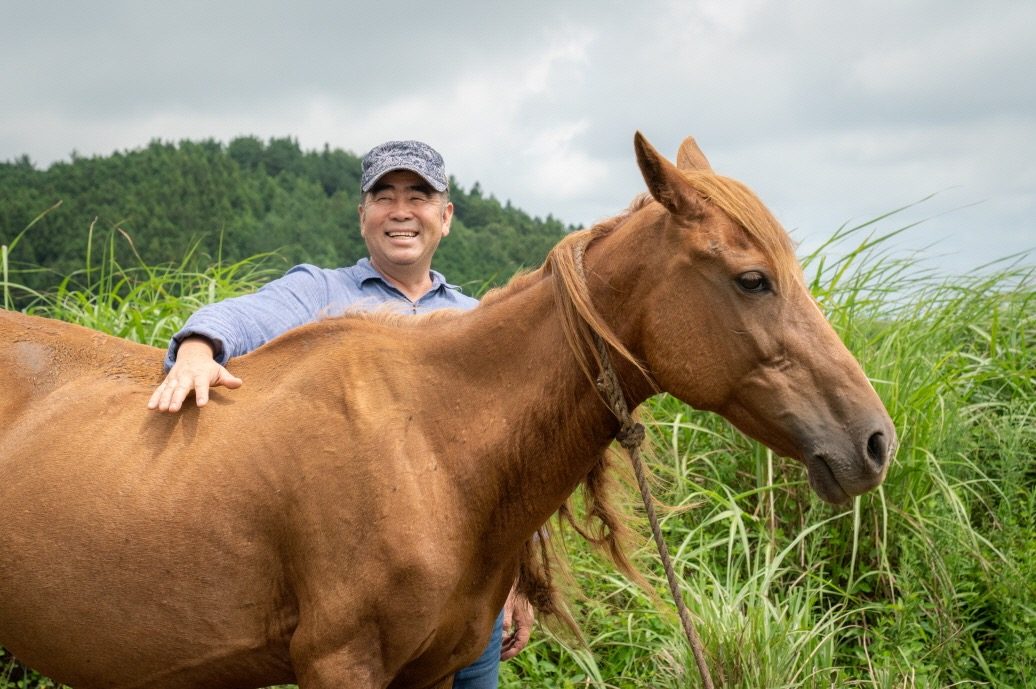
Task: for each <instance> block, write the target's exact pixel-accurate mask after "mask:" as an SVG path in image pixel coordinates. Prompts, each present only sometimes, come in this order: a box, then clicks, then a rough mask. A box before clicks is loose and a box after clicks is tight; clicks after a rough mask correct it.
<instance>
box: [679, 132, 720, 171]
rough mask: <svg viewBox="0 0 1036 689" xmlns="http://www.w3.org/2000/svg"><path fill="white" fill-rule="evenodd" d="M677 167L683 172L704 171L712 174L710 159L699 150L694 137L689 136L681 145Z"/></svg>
mask: <svg viewBox="0 0 1036 689" xmlns="http://www.w3.org/2000/svg"><path fill="white" fill-rule="evenodd" d="M676 167H677V168H679V169H681V170H702V171H703V172H712V166H711V165H709V159H708V158H706V157H705V154H704V153H702V152H701V149H700V148H698V142H697V141H695V140H694V137H693V136H689V137H687V138H686V139H684V140H683V143H682V144H680V150H679V151H677V152H676Z"/></svg>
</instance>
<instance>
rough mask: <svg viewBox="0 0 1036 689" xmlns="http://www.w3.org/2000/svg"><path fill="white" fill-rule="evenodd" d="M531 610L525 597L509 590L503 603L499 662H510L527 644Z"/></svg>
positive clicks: (530, 605)
mask: <svg viewBox="0 0 1036 689" xmlns="http://www.w3.org/2000/svg"><path fill="white" fill-rule="evenodd" d="M532 622H533V610H532V603H530V602H529V601H528V600H527V599H526V598H525V596H523V595H521V594H520V593H518V592H517V591H515V590H514V587H512V588H511V592H510V593H509V594H507V602H505V603H504V640H503V643H501V645H500V660H510V659H511V658H514V657H515V656H516V655H518V653H520V652H521V650H522V649H523V648H525V646H526V644H528V643H529V633H530V632H531V631H532Z"/></svg>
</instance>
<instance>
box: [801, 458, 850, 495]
mask: <svg viewBox="0 0 1036 689" xmlns="http://www.w3.org/2000/svg"><path fill="white" fill-rule="evenodd" d="M806 473H807V475H808V476H809V485H810V486H812V487H813V490H814V491H815V492H816V494H817V495H819V496H820V498H821V499H822V500H823V501H824V502H829V503H831V504H832V505H841V504H844V503H846V502H848V501H849V498H850V497H852V496H850V495H849V493H847V492H846V491H845V489H844V488H842V485H841V484H840V483H838V479H837V478H835V474H834V472H833V471H831V467H830V466H829V465H828V463H827V460H826V459H824V456H823V455H813V456H812V457H810V458H809V460H808V461H807V462H806Z"/></svg>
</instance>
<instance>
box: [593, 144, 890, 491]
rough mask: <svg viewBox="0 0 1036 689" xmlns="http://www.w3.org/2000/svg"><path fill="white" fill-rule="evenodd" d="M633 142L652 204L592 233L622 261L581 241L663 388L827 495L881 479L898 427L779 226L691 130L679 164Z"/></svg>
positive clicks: (630, 338)
mask: <svg viewBox="0 0 1036 689" xmlns="http://www.w3.org/2000/svg"><path fill="white" fill-rule="evenodd" d="M635 146H636V152H637V160H638V163H639V165H640V169H641V172H642V173H643V175H644V179H645V181H646V182H647V186H648V190H649V192H650V194H651V197H652V198H653V199H654V200H655V201H657V202H658V203H647V204H645V205H644V206H643V207H642V208H641V209H640V210H637V211H635V212H634V213H633V214H632V215H631V216H630V217H629V218H628V219H627V220H626V221H625V222H622V223H621V224H619V225H618V226H617V227H616V228H615V231H614V233H613V234H614V240H609V241H603V242H600V248H599V249H598V250H597V251H598V252H599V253H598V254H597V255H598V256H600V257H606V256H607V255H608V254H610V253H612V252H622V253H624V254H625V259H624V260H622V261H621V263H622V264H624V265H625V271H624V274H618V273H610V271H607V270H606V269H605V268H604V262H602V261H600V259H596V260H594V261H593V262H592V263H589V259H590V255H589V254H590V253H594V252H588V273H589V274H590V275H591V276H593V277H592V278H591V279H601V280H603V281H604V282H606V283H607V286H606V287H605V288H604V289H599V290H595V292H597V294H598V295H601V296H602V298H603V299H604V300H605V301H610V302H611V306H610V307H609V311H611V312H612V313H616V311H615V309H618V313H621V314H622V319H623V321H624V324H623V326H622V327H621V328H617V330H619V329H621V330H622V331H623V333H622V335H621V336H622V339H623V340H625V341H626V342H629V343H631V347H630V349H631V351H632V353H633V354H634V355H635V356H636V357H638V358H639V359H640V360H641V361H642V362H643V363H644V364H645V365H646V368H647V369H648V371H649V373H650V374H651V376H652V377H653V378H654V379H655V381H656V382H657V384H658V386H659V387H661V388H662V389H663V390H666V391H668V392H671V393H672V394H674V395H676V396H677V397H679V398H681V399H683V400H684V401H686V402H688V403H689V404H691V405H693V406H695V407H698V408H701V409H708V410H711V411H714V412H717V413H719V414H721V415H722V416H724V417H726V418H727V419H728V420H730V421H731V422H732V423H733V424H734V425H735V426H737V427H738V428H739V429H741V430H742V431H743V432H745V433H746V434H748V435H750V436H752V437H753V438H756V439H757V440H759V441H761V442H763V443H765V444H766V445H768V446H769V447H771V448H772V449H773V450H774V451H776V452H778V453H780V454H782V455H786V456H790V457H794V458H796V459H799V460H801V461H802V462H803V463H804V464H805V465H806V467H807V469H808V471H809V479H810V483H811V485H812V486H813V488H814V490H816V492H817V493H818V494H819V495H820V497H822V498H823V499H825V500H827V501H829V502H835V503H839V502H844V501H845V500H847V499H848V498H849V497H851V496H853V495H858V494H860V493H862V492H864V491H867V490H869V489H871V488H874V487H875V486H877V485H878V484H880V483H881V481H882V480H883V479H884V477H885V472H886V470H887V469H888V464H889V461H890V459H891V456H892V452H893V447H894V445H895V437H896V436H895V429H894V427H893V425H892V421H891V420H890V419H889V416H888V413H887V412H886V411H885V407H884V405H883V404H882V403H881V400H880V399H878V396H877V394H876V393H875V391H874V389H873V388H872V387H871V385H870V383H869V381H868V380H867V377H866V376H865V375H864V373H863V371H862V370H861V369H860V366H859V364H858V363H857V362H856V360H855V359H854V358H853V356H852V355H851V354H850V353H849V351H848V350H847V349H846V348H845V346H844V345H843V344H842V342H841V341H840V340H839V338H838V336H837V335H836V334H835V332H834V330H833V329H832V328H831V326H830V325H829V324H828V322H827V320H826V319H825V318H824V316H823V315H822V314H821V312H820V310H819V309H818V307H817V305H816V303H815V302H814V300H813V298H812V297H811V296H810V294H809V291H808V290H807V288H806V286H805V283H804V281H803V278H802V271H801V269H800V268H799V267H798V264H797V262H796V259H795V255H794V251H793V248H792V245H791V242H790V240H789V239H788V236H787V234H786V233H785V232H784V230H783V229H781V227H780V225H779V224H778V223H777V221H776V220H775V219H774V218H773V216H772V215H771V214H770V213H769V211H767V210H766V208H765V207H764V206H763V205H762V203H760V202H759V200H758V199H757V198H756V197H755V195H754V194H752V193H751V192H750V191H749V190H748V189H747V188H746V187H745V186H744V185H742V184H740V183H738V182H736V181H734V180H730V179H726V178H723V177H719V176H717V175H716V174H715V173H713V172H712V169H711V168H710V166H709V163H708V161H707V160H706V158H705V156H704V155H703V154H702V153H701V151H700V150H699V149H698V147H697V145H696V144H695V143H694V141H693V139H690V138H688V139H687V140H686V141H684V143H683V145H682V146H681V147H680V152H679V155H678V157H677V165H673V164H672V163H670V162H669V161H668V160H666V159H665V158H664V157H663V156H661V155H660V154H659V153H658V151H656V150H655V149H654V148H653V147H652V146H651V144H649V143H648V142H647V141H646V140H645V139H644V138H643V137H642V136H641V135H640V134H639V133H638V134H637V135H636V139H635ZM615 258H616V259H618V256H615ZM631 260H632V264H631V263H630V261H631ZM607 263H608V264H611V265H615V264H614V263H613V262H612V261H607ZM631 268H632V269H631ZM608 273H610V274H608ZM598 286H599V287H600V283H599V285H598ZM634 304H635V305H636V307H634V306H633V305H634ZM602 306H603V304H602ZM613 322H614V321H613Z"/></svg>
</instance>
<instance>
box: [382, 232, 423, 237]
mask: <svg viewBox="0 0 1036 689" xmlns="http://www.w3.org/2000/svg"><path fill="white" fill-rule="evenodd" d="M388 236H389V237H393V238H395V237H416V236H417V233H416V232H389V233H388Z"/></svg>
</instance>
